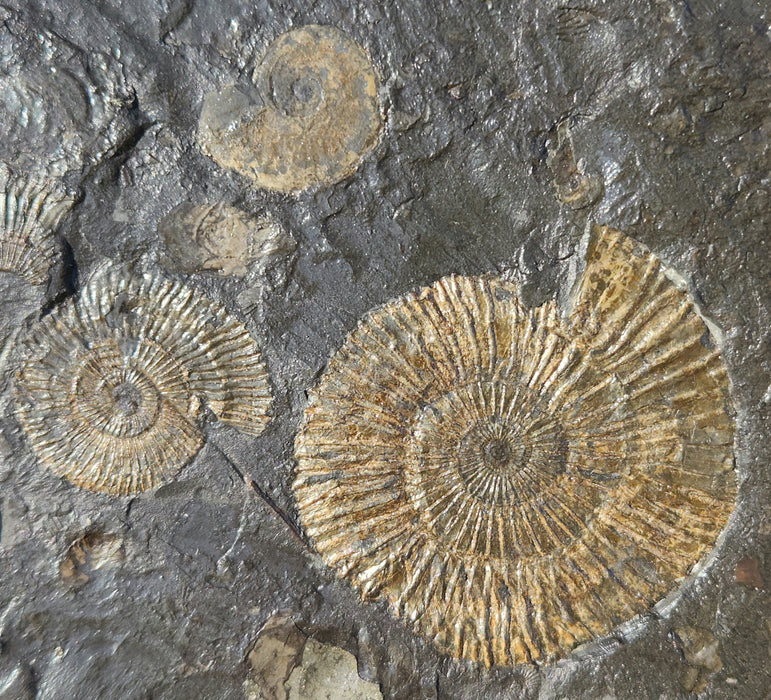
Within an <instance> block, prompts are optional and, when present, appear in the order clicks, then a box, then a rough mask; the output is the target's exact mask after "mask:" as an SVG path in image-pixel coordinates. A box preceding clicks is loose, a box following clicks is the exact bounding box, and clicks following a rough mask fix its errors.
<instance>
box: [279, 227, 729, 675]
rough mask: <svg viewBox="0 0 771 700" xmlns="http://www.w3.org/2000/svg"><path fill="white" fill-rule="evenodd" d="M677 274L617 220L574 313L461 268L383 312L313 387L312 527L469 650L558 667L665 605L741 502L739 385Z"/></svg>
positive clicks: (360, 573)
mask: <svg viewBox="0 0 771 700" xmlns="http://www.w3.org/2000/svg"><path fill="white" fill-rule="evenodd" d="M712 345H713V343H712V340H711V338H710V336H709V331H708V330H707V327H706V326H705V324H704V322H703V321H702V320H701V318H700V317H699V315H698V312H697V310H696V309H695V307H694V305H693V303H692V301H691V300H690V298H689V297H688V295H687V294H686V293H685V292H684V291H681V290H680V289H678V288H677V287H676V286H675V285H674V284H673V283H672V282H671V281H670V279H669V278H668V277H667V276H666V275H665V274H664V271H663V270H662V267H661V264H660V262H659V261H658V260H657V259H656V258H655V256H653V255H651V254H650V253H649V252H647V251H646V250H644V249H642V247H641V246H639V245H637V244H635V243H634V242H633V241H631V240H630V239H628V238H626V237H625V236H623V235H622V234H620V233H618V232H615V231H612V230H609V229H605V228H597V229H596V230H595V232H594V234H593V237H592V241H591V244H590V248H589V252H588V256H587V268H586V272H585V274H584V277H583V281H582V284H581V286H580V288H579V290H578V292H577V295H576V298H575V300H574V304H573V310H572V313H571V315H570V317H569V319H568V320H567V321H564V320H562V319H561V317H560V314H559V312H558V308H557V306H556V304H555V303H553V302H551V303H549V304H546V305H545V306H543V307H540V308H537V309H529V308H525V307H524V306H523V305H522V304H521V302H520V301H519V298H518V296H517V289H516V286H515V285H513V284H511V283H508V282H505V281H503V280H499V279H494V278H489V277H481V278H464V277H457V276H451V277H447V278H444V279H442V280H440V281H439V282H437V283H435V284H434V285H432V286H430V287H427V288H425V289H423V290H421V291H420V292H418V293H416V294H410V295H407V296H406V297H403V298H401V299H398V300H396V301H393V302H391V303H389V304H386V305H385V306H383V307H382V308H380V309H377V310H375V311H374V312H372V313H370V314H369V315H368V316H367V317H366V318H364V319H363V320H362V322H361V323H360V324H359V326H358V328H357V329H356V330H355V331H353V332H352V333H351V335H350V336H349V337H348V339H347V340H346V342H345V344H344V345H343V347H342V348H341V349H340V351H339V352H338V353H337V354H336V355H335V356H334V357H333V358H332V360H331V361H330V363H329V366H328V367H327V369H326V371H325V373H324V375H323V377H322V380H321V382H320V384H319V386H318V387H317V388H316V389H315V390H314V391H313V392H312V393H311V395H310V399H309V404H308V407H307V409H306V411H305V417H304V422H303V426H302V429H301V431H300V433H299V435H298V437H297V440H296V445H295V447H296V459H297V473H296V478H295V482H294V490H295V494H296V497H297V504H298V508H299V512H300V517H301V520H302V523H303V525H304V526H305V529H306V531H307V533H308V535H309V536H310V537H311V539H312V540H313V542H314V544H315V546H316V548H317V549H318V550H319V552H320V553H321V555H322V556H323V558H324V560H325V561H326V562H327V563H328V564H329V565H330V566H332V567H334V568H336V569H337V570H338V572H339V573H340V574H341V575H344V576H346V577H347V578H349V579H350V580H351V581H352V582H353V584H354V585H355V586H356V587H357V588H358V589H359V590H360V591H361V593H362V595H364V596H380V597H385V598H386V599H387V600H389V601H390V603H391V604H392V606H393V607H394V609H395V611H396V612H397V613H398V614H399V615H401V616H403V617H405V618H406V619H408V620H409V621H410V622H411V623H412V625H413V626H414V628H415V629H416V630H417V631H418V632H420V633H421V634H423V635H425V636H427V637H428V638H429V639H432V640H433V641H434V642H435V643H436V645H437V646H438V647H439V648H440V649H441V650H442V651H445V652H447V653H449V654H452V655H453V656H457V657H463V658H469V659H474V660H478V661H481V662H483V663H485V664H488V665H490V664H500V665H512V664H517V663H521V662H525V661H539V660H545V659H550V658H554V657H555V656H558V655H560V654H564V653H565V652H567V651H569V650H570V649H572V648H573V647H574V646H576V645H577V644H579V643H581V642H583V641H586V640H589V639H591V638H592V637H594V636H596V635H601V634H604V633H606V632H608V631H610V630H611V629H613V628H614V627H615V626H616V625H618V624H619V623H621V622H623V621H625V620H627V619H629V618H631V617H633V616H634V615H635V614H637V613H639V612H642V611H644V610H645V609H646V608H647V607H648V606H650V605H651V604H652V603H654V602H656V600H658V599H659V598H661V597H662V596H663V595H664V594H666V593H667V592H669V591H670V590H672V589H673V588H674V587H675V585H676V583H677V581H678V580H679V579H680V578H682V577H683V576H685V575H686V574H687V572H688V570H689V568H690V566H691V565H692V564H694V563H696V562H697V561H698V560H699V559H700V557H702V555H704V554H705V553H706V552H707V551H708V550H709V548H710V547H712V545H713V544H714V542H715V540H716V538H717V535H718V533H719V532H720V530H721V529H722V528H723V526H724V525H725V523H726V521H727V518H728V515H729V513H730V511H731V509H732V507H733V498H734V492H735V483H734V482H735V479H734V473H733V456H732V455H733V419H732V417H731V408H730V406H731V404H730V398H729V393H728V389H729V384H728V378H727V375H726V372H725V368H724V366H723V363H722V361H721V359H720V355H719V353H718V352H717V350H715V349H714V348H713V347H712Z"/></svg>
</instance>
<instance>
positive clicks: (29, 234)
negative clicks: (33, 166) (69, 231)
mask: <svg viewBox="0 0 771 700" xmlns="http://www.w3.org/2000/svg"><path fill="white" fill-rule="evenodd" d="M72 204H73V200H72V198H70V197H69V196H67V195H66V194H65V193H64V192H63V191H62V190H61V189H59V188H58V187H57V186H56V185H55V184H54V183H52V182H50V181H47V180H44V179H40V180H38V179H36V178H35V177H32V176H28V175H22V174H20V173H15V172H13V171H12V170H10V169H9V168H8V167H7V166H6V165H4V164H0V319H2V320H0V379H2V380H4V379H5V377H6V373H5V372H4V371H3V369H4V368H5V369H7V368H8V367H9V366H10V364H11V363H9V357H11V356H12V355H13V354H14V348H15V343H16V339H17V338H18V336H19V333H20V332H21V328H22V325H23V323H24V319H25V318H27V317H28V316H29V315H30V314H32V313H36V312H38V311H39V309H40V305H41V303H42V298H43V296H44V294H45V288H46V284H47V283H48V276H49V272H50V270H51V268H52V266H53V265H54V264H55V263H56V262H57V261H58V260H59V259H60V257H59V249H58V245H57V241H56V238H55V235H54V232H55V230H56V227H57V226H58V225H59V222H60V220H61V218H62V217H63V216H64V214H65V213H66V212H68V211H69V209H70V208H71V207H72Z"/></svg>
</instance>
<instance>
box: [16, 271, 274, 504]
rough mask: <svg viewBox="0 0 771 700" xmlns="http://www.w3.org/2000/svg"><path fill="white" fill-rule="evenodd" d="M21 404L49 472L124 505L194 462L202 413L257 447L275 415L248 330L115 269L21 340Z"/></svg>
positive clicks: (202, 302) (199, 302)
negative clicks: (255, 440)
mask: <svg viewBox="0 0 771 700" xmlns="http://www.w3.org/2000/svg"><path fill="white" fill-rule="evenodd" d="M15 393H16V405H17V415H18V417H19V420H20V422H21V424H22V426H23V428H24V431H25V433H26V435H27V438H28V441H29V444H30V447H31V449H32V451H33V452H34V453H35V455H36V456H37V458H38V459H39V460H40V461H41V462H42V463H43V464H45V465H47V466H48V467H50V468H51V470H52V471H54V472H55V473H56V474H58V475H59V476H62V477H64V478H66V479H69V480H70V481H72V482H73V483H75V484H77V485H79V486H82V487H84V488H89V489H93V490H98V491H105V492H108V493H112V494H121V495H124V494H130V493H135V492H138V491H143V490H145V489H149V488H154V487H156V486H158V485H160V484H161V483H163V482H164V481H166V480H167V479H170V478H171V477H173V476H174V475H175V474H176V473H177V472H178V471H179V470H180V469H181V468H182V467H183V466H185V464H187V463H188V462H189V461H190V460H191V459H192V457H193V456H194V455H195V454H196V453H197V452H198V450H199V449H200V447H201V446H202V444H203V435H202V433H201V431H200V429H199V427H198V421H199V419H200V417H201V416H200V414H201V407H202V405H205V406H206V407H208V408H209V409H210V410H211V411H212V412H213V413H214V414H215V415H216V416H217V417H218V418H219V419H220V420H221V421H223V422H224V423H228V424H230V425H233V426H235V427H236V428H238V429H240V430H242V431H245V432H248V433H251V434H255V435H256V434H259V433H260V432H262V430H263V428H264V427H265V425H266V423H267V421H268V415H267V413H268V409H269V407H270V403H271V395H270V387H269V383H268V377H267V373H266V370H265V367H264V365H263V364H262V362H261V360H260V353H259V350H258V349H257V346H256V344H255V342H254V340H253V339H252V338H251V336H250V335H249V332H248V331H247V330H246V328H245V327H244V325H243V324H242V323H240V322H239V321H237V320H236V319H235V318H232V317H230V316H229V315H228V314H227V312H226V311H225V310H224V309H223V308H222V307H220V306H218V305H217V304H214V303H212V302H210V301H208V300H207V299H205V298H204V297H203V296H202V295H200V294H199V293H197V292H195V291H194V290H192V289H190V288H188V287H185V286H184V285H182V284H179V283H177V282H171V281H167V280H159V279H156V278H151V277H149V276H142V277H132V276H127V275H125V274H124V273H122V272H120V271H117V270H113V269H106V270H103V271H101V272H100V273H98V274H97V275H95V276H94V278H92V280H91V281H89V283H88V284H87V285H86V286H85V287H84V288H83V290H82V292H81V294H80V297H79V298H78V299H77V300H71V301H68V302H67V303H65V304H64V305H62V306H61V307H59V308H58V309H56V310H55V311H54V312H53V313H51V314H49V315H47V316H45V317H44V318H43V319H42V320H41V321H40V322H39V323H38V324H37V325H36V326H35V327H34V329H33V330H32V332H31V333H30V334H29V336H28V337H27V338H25V340H24V361H23V363H22V366H21V367H20V369H19V371H18V373H17V377H16V385H15Z"/></svg>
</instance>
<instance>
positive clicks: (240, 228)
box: [158, 202, 293, 277]
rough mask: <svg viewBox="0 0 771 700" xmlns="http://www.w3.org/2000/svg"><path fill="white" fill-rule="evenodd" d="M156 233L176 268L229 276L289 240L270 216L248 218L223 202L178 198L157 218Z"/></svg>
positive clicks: (286, 247)
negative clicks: (196, 202) (195, 202)
mask: <svg viewBox="0 0 771 700" xmlns="http://www.w3.org/2000/svg"><path fill="white" fill-rule="evenodd" d="M158 232H159V233H160V234H161V237H162V238H163V240H164V243H165V244H166V249H167V251H168V253H169V263H170V264H171V265H173V266H174V267H175V268H176V269H178V270H180V271H182V272H187V273H193V272H201V271H212V272H217V273H219V274H221V275H232V276H235V277H243V276H244V275H245V274H246V273H247V271H248V268H249V266H250V265H251V264H252V263H254V262H255V261H256V260H258V259H260V258H265V257H268V256H270V255H274V254H276V253H278V252H287V251H288V250H291V249H292V243H293V242H292V240H291V238H290V237H289V236H287V235H286V234H285V233H284V232H283V231H282V229H281V227H280V226H279V225H278V224H277V223H276V222H275V221H273V220H272V219H271V218H270V217H268V216H261V217H259V218H257V217H252V216H250V215H249V214H247V213H246V212H245V211H241V210H240V209H236V208H235V207H232V206H230V205H229V204H225V203H224V202H217V203H216V204H207V205H204V206H201V205H196V204H193V203H191V202H184V203H182V204H180V205H179V206H177V207H175V208H174V209H173V210H172V211H171V212H169V213H168V214H167V215H166V216H165V217H164V218H163V219H162V220H161V222H160V224H159V226H158Z"/></svg>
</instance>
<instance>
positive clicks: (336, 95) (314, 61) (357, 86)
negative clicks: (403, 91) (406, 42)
mask: <svg viewBox="0 0 771 700" xmlns="http://www.w3.org/2000/svg"><path fill="white" fill-rule="evenodd" d="M253 79H254V84H255V87H256V90H257V93H258V94H259V96H260V98H261V105H256V104H251V102H250V100H249V99H248V98H247V97H246V96H245V95H243V94H242V93H241V92H239V91H238V90H236V89H235V88H234V87H229V88H226V89H225V90H223V91H222V92H221V93H213V94H211V95H208V96H207V98H206V99H205V100H204V105H203V109H202V111H201V117H200V124H199V138H200V139H201V143H202V145H203V148H204V150H205V151H206V152H207V153H208V154H209V155H210V156H211V157H212V158H213V159H214V160H215V161H216V162H217V163H218V164H219V165H221V166H223V167H226V168H232V169H234V170H236V171H237V172H240V173H241V174H242V175H246V176H248V177H251V178H252V179H253V180H254V181H255V182H256V183H257V185H258V186H259V187H263V188H266V189H269V190H275V191H278V192H296V191H300V190H304V189H306V188H308V187H311V186H313V185H319V184H332V183H334V182H338V181H339V180H342V179H343V178H345V177H347V176H348V175H350V174H352V173H353V172H354V171H355V170H356V168H357V167H358V164H359V161H360V159H361V157H362V155H363V154H365V153H366V152H367V151H369V150H371V149H372V148H374V146H375V145H376V143H377V141H378V138H379V135H380V130H381V127H382V121H383V120H382V115H381V111H380V106H379V104H378V99H377V80H376V76H375V71H374V69H373V68H372V64H371V63H370V61H369V58H368V57H367V55H366V54H365V53H364V50H363V49H362V48H361V47H360V46H359V45H358V44H357V43H356V42H355V41H353V40H352V39H351V38H350V37H348V36H346V35H345V34H344V33H343V32H341V31H340V30H339V29H335V28H334V27H324V26H319V25H307V26H305V27H300V28H298V29H293V30H292V31H289V32H287V33H285V34H282V35H281V36H279V37H278V38H277V39H276V40H275V41H274V42H273V43H272V44H271V45H270V46H269V47H268V50H267V52H266V53H265V56H264V57H263V58H262V61H261V62H260V64H259V66H258V67H257V69H256V71H255V73H254V76H253Z"/></svg>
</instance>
